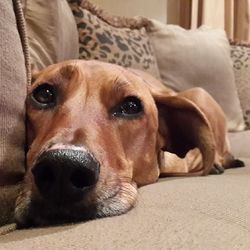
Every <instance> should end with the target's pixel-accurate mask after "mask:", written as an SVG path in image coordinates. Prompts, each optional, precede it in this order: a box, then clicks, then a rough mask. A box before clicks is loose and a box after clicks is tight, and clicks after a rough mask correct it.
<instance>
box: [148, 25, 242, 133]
mask: <svg viewBox="0 0 250 250" xmlns="http://www.w3.org/2000/svg"><path fill="white" fill-rule="evenodd" d="M148 34H149V36H150V40H151V42H152V44H153V47H154V50H155V53H156V58H157V62H158V66H159V70H160V75H161V77H162V79H163V82H164V83H165V84H166V85H167V86H169V87H171V88H173V89H175V90H177V91H183V90H185V89H188V88H192V87H196V86H199V87H202V88H204V89H205V90H207V91H208V92H209V93H210V94H211V95H212V96H213V97H214V98H215V100H216V101H217V102H218V103H219V104H220V105H221V107H222V109H223V110H224V112H225V114H226V116H227V120H228V128H229V130H231V131H239V130H243V129H244V120H243V114H242V110H241V106H240V102H239V98H238V95H237V90H236V86H235V81H234V72H233V65H232V60H231V58H230V45H229V42H228V40H227V37H226V34H225V32H224V31H223V30H219V29H210V28H208V27H205V26H202V27H200V28H199V29H196V30H185V29H183V28H181V27H179V26H176V25H165V24H163V23H160V22H158V21H155V20H152V22H151V24H150V25H149V27H148Z"/></svg>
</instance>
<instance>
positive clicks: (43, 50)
mask: <svg viewBox="0 0 250 250" xmlns="http://www.w3.org/2000/svg"><path fill="white" fill-rule="evenodd" d="M24 14H25V20H26V24H27V34H28V41H29V46H30V57H31V63H32V65H33V67H34V68H35V69H43V68H44V67H46V66H48V65H50V64H53V63H57V62H60V61H64V60H67V59H77V58H78V56H79V52H78V32H77V27H76V23H75V20H74V17H73V15H72V12H71V10H70V8H69V6H68V3H67V1H66V0H53V1H50V0H26V1H25V5H24Z"/></svg>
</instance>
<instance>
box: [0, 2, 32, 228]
mask: <svg viewBox="0 0 250 250" xmlns="http://www.w3.org/2000/svg"><path fill="white" fill-rule="evenodd" d="M18 3H19V7H20V2H19V1H18V0H15V1H13V2H12V1H0V13H1V15H0V38H1V39H0V204H1V205H0V225H3V224H5V223H8V222H10V221H11V219H13V211H14V204H15V198H16V196H17V192H18V187H19V186H18V185H17V183H18V182H19V181H20V180H21V179H22V177H23V174H24V170H25V150H24V148H25V98H26V89H27V78H26V68H25V58H24V54H23V46H22V43H21V38H20V35H19V32H18V28H17V27H18V23H17V22H18V20H17V18H16V12H17V11H19V14H20V11H21V7H20V8H19V10H17V5H18ZM13 4H14V6H15V8H14V6H13Z"/></svg>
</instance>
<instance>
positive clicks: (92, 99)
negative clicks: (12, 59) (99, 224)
mask: <svg viewBox="0 0 250 250" xmlns="http://www.w3.org/2000/svg"><path fill="white" fill-rule="evenodd" d="M27 113H28V144H29V150H28V153H27V174H26V179H25V183H26V185H25V189H24V190H23V193H22V194H21V195H20V197H19V198H18V200H17V206H16V211H15V217H16V221H17V223H18V224H19V225H20V226H27V225H46V224H50V223H58V222H62V221H76V220H83V219H88V218H96V217H103V216H112V215H118V214H122V213H125V212H127V211H128V210H129V209H131V208H132V207H133V206H134V204H135V202H136V197H137V186H142V185H146V184H150V183H154V182H156V181H157V179H158V178H159V176H160V175H162V176H171V175H175V176H178V175H183V176H188V175H191V176H192V175H207V174H209V173H211V172H213V173H220V172H222V171H223V167H229V166H230V167H231V166H232V165H233V164H234V163H235V161H234V159H233V157H232V156H231V154H230V152H229V144H228V142H227V138H226V122H225V117H224V113H223V111H222V110H221V108H220V107H219V105H218V104H217V103H216V102H215V101H214V100H213V99H212V98H211V97H210V96H209V94H207V93H206V92H205V91H204V90H202V89H200V88H196V89H192V90H187V91H184V92H181V93H175V92H174V91H172V90H171V89H168V88H166V87H165V86H164V85H162V84H161V83H160V82H159V81H158V80H156V79H154V78H153V77H151V76H149V75H147V74H146V73H143V72H140V71H137V70H132V69H124V68H122V67H119V66H116V65H112V64H107V63H101V62H97V61H80V60H79V61H78V60H75V61H68V62H64V63H60V64H56V65H51V66H50V67H48V68H47V69H45V70H43V71H41V72H39V73H37V74H35V75H34V81H33V85H32V87H31V89H30V91H29V96H28V100H27Z"/></svg>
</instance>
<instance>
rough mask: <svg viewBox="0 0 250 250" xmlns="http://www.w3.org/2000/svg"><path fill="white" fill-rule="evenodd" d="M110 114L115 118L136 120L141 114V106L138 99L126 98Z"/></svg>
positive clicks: (133, 97)
mask: <svg viewBox="0 0 250 250" xmlns="http://www.w3.org/2000/svg"><path fill="white" fill-rule="evenodd" d="M112 113H113V116H116V117H124V118H131V119H133V118H138V117H139V116H141V115H142V114H143V106H142V103H141V100H140V99H139V98H137V97H135V96H128V97H126V98H125V99H124V100H123V101H122V102H121V103H120V104H119V105H118V106H116V107H115V108H114V110H113V112H112Z"/></svg>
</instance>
